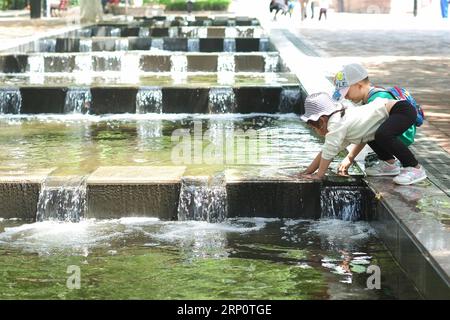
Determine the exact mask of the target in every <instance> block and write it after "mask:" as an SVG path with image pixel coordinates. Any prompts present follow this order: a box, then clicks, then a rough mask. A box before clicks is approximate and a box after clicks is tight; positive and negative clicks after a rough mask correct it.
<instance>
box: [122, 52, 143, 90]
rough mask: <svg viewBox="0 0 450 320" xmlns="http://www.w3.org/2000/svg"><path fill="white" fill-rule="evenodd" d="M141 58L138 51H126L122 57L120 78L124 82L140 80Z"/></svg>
mask: <svg viewBox="0 0 450 320" xmlns="http://www.w3.org/2000/svg"><path fill="white" fill-rule="evenodd" d="M139 60H140V57H139V55H138V54H136V53H126V54H124V55H122V56H121V59H120V64H121V66H120V70H121V71H122V72H121V74H120V78H121V80H122V81H124V82H128V83H137V82H138V81H139V70H140V68H139Z"/></svg>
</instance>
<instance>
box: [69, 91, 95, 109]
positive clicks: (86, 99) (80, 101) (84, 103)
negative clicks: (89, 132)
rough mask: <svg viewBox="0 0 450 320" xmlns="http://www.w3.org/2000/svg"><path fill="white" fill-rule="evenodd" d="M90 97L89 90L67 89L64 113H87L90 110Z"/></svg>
mask: <svg viewBox="0 0 450 320" xmlns="http://www.w3.org/2000/svg"><path fill="white" fill-rule="evenodd" d="M91 102H92V95H91V90H90V89H89V88H69V89H68V90H67V94H66V101H65V103H64V113H87V112H88V111H89V109H90V108H91Z"/></svg>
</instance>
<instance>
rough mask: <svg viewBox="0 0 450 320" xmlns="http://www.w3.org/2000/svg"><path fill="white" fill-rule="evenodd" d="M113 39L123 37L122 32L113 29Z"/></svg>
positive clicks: (118, 29)
mask: <svg viewBox="0 0 450 320" xmlns="http://www.w3.org/2000/svg"><path fill="white" fill-rule="evenodd" d="M110 34H111V37H121V36H122V31H121V30H120V28H114V29H111V33H110Z"/></svg>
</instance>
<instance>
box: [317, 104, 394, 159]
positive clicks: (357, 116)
mask: <svg viewBox="0 0 450 320" xmlns="http://www.w3.org/2000/svg"><path fill="white" fill-rule="evenodd" d="M388 101H389V100H388V99H383V98H377V99H375V100H374V101H373V102H371V103H368V104H366V105H363V106H361V107H351V108H347V109H346V110H345V115H344V116H343V117H341V113H340V112H338V113H335V114H334V115H332V116H331V117H330V118H329V119H328V126H327V128H328V133H327V135H326V136H325V143H324V145H323V147H322V158H324V159H325V160H332V159H333V158H334V157H335V156H337V154H338V153H339V152H341V151H342V150H344V149H345V148H346V147H347V146H349V145H350V144H360V143H366V142H370V141H373V140H374V139H375V132H376V131H377V130H378V128H379V127H380V126H381V124H382V123H383V122H384V121H385V120H386V119H387V118H388V117H389V113H388V111H387V109H386V106H385V105H386V103H387V102H388Z"/></svg>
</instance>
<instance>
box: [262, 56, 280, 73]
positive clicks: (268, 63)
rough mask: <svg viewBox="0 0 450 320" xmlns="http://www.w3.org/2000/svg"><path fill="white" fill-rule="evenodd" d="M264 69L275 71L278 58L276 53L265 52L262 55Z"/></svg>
mask: <svg viewBox="0 0 450 320" xmlns="http://www.w3.org/2000/svg"><path fill="white" fill-rule="evenodd" d="M264 62H265V63H264V71H265V72H277V71H278V64H279V62H280V58H279V56H278V54H270V53H268V54H266V55H265V56H264Z"/></svg>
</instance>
